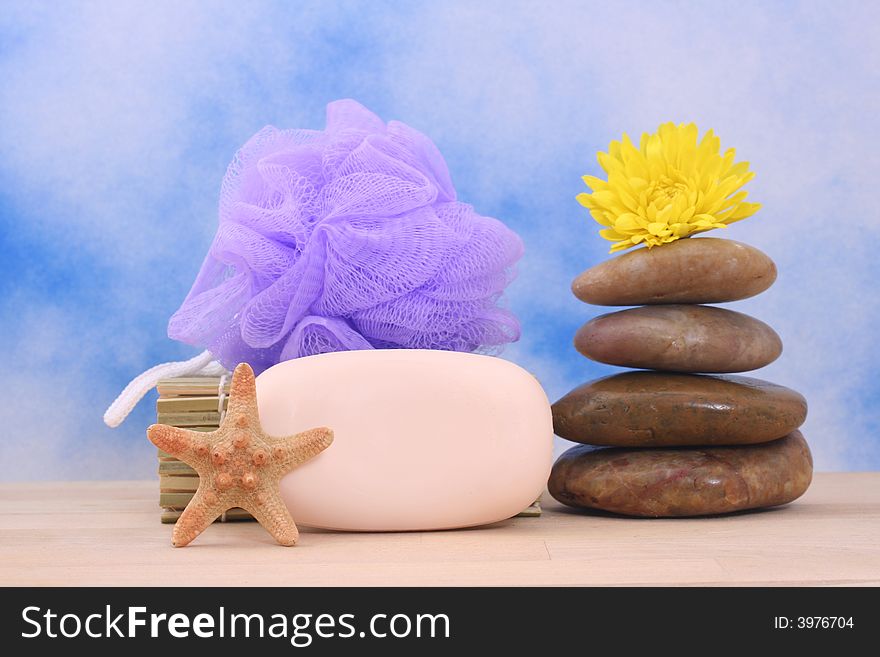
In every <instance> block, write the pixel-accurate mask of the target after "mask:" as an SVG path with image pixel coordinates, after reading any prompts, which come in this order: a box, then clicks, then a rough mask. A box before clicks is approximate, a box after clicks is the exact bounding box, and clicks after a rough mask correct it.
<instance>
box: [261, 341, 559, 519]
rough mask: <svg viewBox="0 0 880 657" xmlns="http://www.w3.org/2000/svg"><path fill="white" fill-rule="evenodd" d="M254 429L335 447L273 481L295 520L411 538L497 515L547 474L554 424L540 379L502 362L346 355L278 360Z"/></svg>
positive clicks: (508, 512)
mask: <svg viewBox="0 0 880 657" xmlns="http://www.w3.org/2000/svg"><path fill="white" fill-rule="evenodd" d="M257 399H258V403H259V408H260V420H261V422H262V424H263V428H264V429H265V430H266V432H268V433H269V434H271V435H278V436H280V435H288V434H293V433H296V432H298V431H303V430H305V429H309V428H312V427H319V426H326V427H330V428H331V429H333V431H334V435H335V436H334V441H333V444H332V445H330V447H329V448H327V449H326V450H325V451H323V452H322V453H321V454H319V455H318V456H316V457H315V458H314V459H312V460H310V461H308V462H306V463H304V464H303V465H302V466H300V467H298V468H296V469H295V470H293V471H292V472H290V473H289V474H288V475H287V476H285V477H284V478H283V479H282V480H281V495H282V497H283V498H284V501H285V503H286V504H287V506H288V508H289V509H290V512H291V514H292V515H293V517H294V519H295V520H296V522H297V523H300V524H303V525H309V526H312V527H322V528H326V529H342V530H355V531H409V530H427V529H449V528H453V527H468V526H473V525H482V524H486V523H491V522H496V521H499V520H504V519H505V518H509V517H511V516H513V515H516V514H517V513H519V512H520V511H522V510H523V509H524V508H525V507H527V506H528V505H529V504H531V502H533V501H534V500H535V498H536V497H537V496H538V495H539V494H540V492H541V491H542V490H543V488H544V485H545V484H546V482H547V477H548V475H549V473H550V466H551V462H552V452H553V423H552V419H551V414H550V404H549V402H548V401H547V396H546V395H545V394H544V390H543V389H542V388H541V386H540V384H539V383H538V381H537V380H536V379H535V378H534V377H533V376H532V375H531V374H529V373H528V372H526V371H525V370H524V369H522V368H521V367H519V366H517V365H515V364H513V363H511V362H509V361H506V360H502V359H500V358H494V357H490V356H480V355H475V354H466V353H457V352H450V351H428V350H417V349H393V350H371V351H347V352H335V353H329V354H321V355H318V356H309V357H307V358H299V359H296V360H290V361H285V362H283V363H279V364H278V365H275V366H274V367H271V368H269V369H268V370H266V371H265V372H263V373H262V374H261V375H260V376H259V377H258V378H257Z"/></svg>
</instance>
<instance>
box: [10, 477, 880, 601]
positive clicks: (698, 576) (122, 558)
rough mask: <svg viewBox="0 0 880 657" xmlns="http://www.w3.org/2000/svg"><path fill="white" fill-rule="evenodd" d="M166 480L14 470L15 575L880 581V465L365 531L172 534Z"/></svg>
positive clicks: (155, 580) (267, 580)
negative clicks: (667, 497) (702, 509)
mask: <svg viewBox="0 0 880 657" xmlns="http://www.w3.org/2000/svg"><path fill="white" fill-rule="evenodd" d="M157 495H158V484H157V482H155V481H136V482H78V483H27V484H2V485H0V585H89V584H94V585H120V586H134V585H148V586H149V585H163V584H168V585H293V586H296V585H318V586H323V585H415V586H418V585H651V584H655V585H678V584H686V585H713V584H721V585H740V584H771V585H785V584H789V585H803V584H808V585H812V584H820V585H878V584H880V473H850V474H832V473H824V474H823V473H820V474H817V475H816V477H815V480H814V482H813V485H812V487H811V488H810V490H809V491H808V492H807V493H806V495H804V497H802V498H801V499H800V500H798V501H797V502H795V503H793V504H791V505H789V506H787V507H782V508H777V509H772V510H767V511H761V512H756V513H742V514H737V515H733V516H727V517H721V518H700V519H689V520H636V519H626V518H619V517H611V516H608V515H600V514H589V513H580V512H576V511H571V510H568V509H565V508H564V507H561V506H559V505H558V504H557V503H556V502H555V501H553V500H552V498H550V497H549V496H548V495H546V494H545V499H544V509H545V511H544V515H543V516H541V517H540V518H516V519H512V520H507V521H504V522H500V523H497V524H495V525H491V526H488V527H483V528H479V529H468V530H458V531H443V532H413V533H387V534H355V533H342V532H329V531H319V530H309V529H306V528H301V530H302V535H301V538H300V544H299V545H298V546H297V547H295V548H283V547H280V546H278V545H276V544H274V542H273V541H272V539H271V538H270V537H269V535H268V534H266V533H265V532H264V531H263V530H262V529H261V528H260V527H259V526H258V525H257V524H256V523H252V522H249V523H226V524H222V525H221V524H215V525H213V526H212V527H209V528H208V530H207V531H205V533H203V534H202V535H201V536H200V537H199V538H197V539H196V541H195V542H194V543H193V544H192V545H190V546H189V547H186V548H182V549H175V548H172V547H171V544H170V540H171V526H170V525H162V524H160V523H159V509H158V508H157V506H156V499H157Z"/></svg>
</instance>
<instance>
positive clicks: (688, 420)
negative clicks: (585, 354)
mask: <svg viewBox="0 0 880 657" xmlns="http://www.w3.org/2000/svg"><path fill="white" fill-rule="evenodd" d="M806 417H807V400H806V399H804V398H803V396H802V395H800V394H799V393H797V392H795V391H794V390H791V389H790V388H786V387H784V386H780V385H776V384H775V383H769V382H767V381H762V380H760V379H753V378H750V377H747V376H732V375H728V376H701V375H699V374H674V373H670V372H624V373H623V374H615V375H614V376H608V377H605V378H603V379H597V380H596V381H591V382H590V383H585V384H584V385H582V386H579V387H577V388H575V389H574V390H572V391H571V392H569V393H568V394H567V395H565V396H564V397H562V399H560V400H559V401H557V402H556V403H555V404H553V429H554V431H555V432H556V435H557V436H561V437H562V438H566V439H568V440H573V441H574V442H577V443H587V444H591V445H613V446H618V447H674V446H687V445H748V444H754V443H763V442H767V441H769V440H776V439H777V438H780V437H782V436H785V435H786V434H789V433H791V432H792V431H794V430H795V429H797V428H798V427H799V426H801V425H802V424H803V423H804V420H805V419H806Z"/></svg>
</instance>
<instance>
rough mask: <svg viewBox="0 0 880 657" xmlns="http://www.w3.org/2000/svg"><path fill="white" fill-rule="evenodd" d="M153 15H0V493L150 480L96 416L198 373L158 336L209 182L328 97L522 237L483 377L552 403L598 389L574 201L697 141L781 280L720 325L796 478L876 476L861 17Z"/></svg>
mask: <svg viewBox="0 0 880 657" xmlns="http://www.w3.org/2000/svg"><path fill="white" fill-rule="evenodd" d="M150 4H151V5H153V6H152V7H149V8H148V7H147V6H146V5H147V3H134V2H131V3H124V2H119V3H111V2H104V3H76V4H66V3H58V2H53V3H46V4H43V5H40V4H37V3H33V2H27V3H20V4H16V3H9V2H6V3H4V7H3V10H2V12H0V79H2V80H3V83H2V84H0V154H2V157H0V225H2V229H0V240H2V259H0V308H2V315H0V335H2V342H0V357H2V362H3V365H4V376H3V381H4V385H3V393H2V403H0V421H2V423H3V424H2V426H3V427H4V431H3V436H2V437H0V479H7V480H14V479H51V478H73V479H84V478H128V477H146V476H149V475H151V473H152V472H153V470H154V465H155V461H154V459H155V456H154V452H153V450H152V448H151V446H149V444H148V443H147V441H146V439H145V438H144V436H143V429H144V427H145V426H146V425H147V424H148V423H149V422H150V419H151V418H152V417H153V413H154V411H153V408H152V405H151V404H150V403H147V402H145V403H143V404H142V406H140V407H139V408H138V409H137V411H136V412H135V413H134V415H133V416H132V417H131V418H130V419H129V421H128V422H127V423H126V424H125V425H123V427H122V428H120V429H118V430H116V431H111V430H109V429H107V428H105V427H104V426H103V424H102V423H101V414H102V413H103V410H104V408H105V407H106V405H107V404H108V403H109V402H110V401H111V400H112V399H113V398H114V397H115V395H116V394H117V393H118V391H119V390H120V389H121V387H122V386H123V385H124V384H125V383H126V382H127V381H128V379H129V378H130V377H132V376H133V375H135V374H137V373H139V372H140V371H141V370H142V369H144V368H146V367H148V366H150V365H152V364H154V363H156V362H160V361H164V360H169V359H177V358H185V357H189V356H190V355H193V354H194V353H195V352H194V350H192V349H191V348H189V347H186V346H183V345H179V344H175V343H173V342H171V341H170V340H168V339H167V337H166V336H165V331H166V322H167V319H168V317H169V315H170V314H171V313H172V312H173V311H174V310H175V309H176V308H177V306H178V305H179V303H180V301H181V300H182V299H183V297H184V295H185V294H186V292H187V290H188V289H189V286H190V284H191V283H192V280H193V277H194V276H195V273H196V271H197V270H198V267H199V265H200V263H201V260H202V257H203V255H204V253H205V251H206V249H207V247H208V244H209V242H210V239H211V236H212V235H213V232H214V229H215V227H216V204H217V194H218V189H219V184H220V180H221V178H222V176H223V172H224V170H225V167H226V164H227V163H228V161H229V159H230V158H231V156H232V154H233V153H234V152H235V150H236V149H237V148H238V147H239V146H240V145H241V144H243V143H244V142H245V141H246V140H247V138H248V137H250V135H251V134H253V133H254V132H256V131H257V130H258V129H259V128H261V127H262V126H263V125H265V124H267V123H272V124H275V125H277V126H280V127H314V128H320V127H322V126H323V113H324V106H325V104H326V103H327V102H328V101H330V100H333V99H335V98H342V97H353V98H356V99H358V100H360V101H361V102H363V103H364V104H366V105H367V106H368V107H370V108H371V109H373V110H374V111H376V112H377V113H378V114H380V115H381V116H382V117H383V118H385V119H386V120H389V119H392V118H396V119H400V120H403V121H405V122H407V123H409V124H411V125H413V126H414V127H416V128H418V129H420V130H422V131H424V132H426V133H427V134H428V135H430V136H431V137H432V138H433V139H434V140H435V142H436V143H437V145H438V146H439V147H440V149H441V151H442V152H443V153H444V154H445V156H446V158H447V161H448V163H449V168H450V170H451V171H452V175H453V179H454V181H455V183H456V185H457V187H458V191H459V196H460V198H462V199H463V200H465V201H468V202H470V203H472V204H473V205H474V206H476V208H477V209H478V211H480V212H481V213H483V214H488V215H493V216H497V217H499V218H502V219H504V220H505V221H506V222H507V223H508V224H509V225H510V226H512V227H513V228H514V229H515V230H517V231H519V232H520V233H521V234H522V236H523V238H524V240H525V242H526V247H527V254H526V256H525V258H524V260H523V262H522V267H521V270H520V277H519V279H518V280H517V281H516V282H515V283H514V284H513V286H512V287H511V288H510V292H509V295H508V299H509V303H510V304H511V306H512V307H513V309H514V310H515V311H516V312H517V313H518V314H519V315H520V316H521V318H522V320H523V325H524V326H523V329H524V330H523V339H522V341H521V342H520V343H519V344H517V345H514V346H513V347H511V348H510V349H508V351H507V352H506V354H505V355H506V357H508V358H511V359H513V360H516V361H517V362H519V363H521V364H522V365H524V366H525V367H527V368H530V369H531V370H533V371H534V372H535V373H536V374H537V375H538V376H539V377H540V379H541V380H542V382H543V383H544V385H545V387H546V389H547V391H548V394H549V396H550V397H551V398H556V397H558V396H559V395H561V394H562V393H564V392H565V391H566V390H567V389H569V388H571V387H573V386H574V385H576V384H578V383H580V382H582V381H584V380H586V379H588V378H592V377H595V376H599V375H602V374H605V373H608V372H610V371H611V368H607V367H604V366H600V365H597V364H594V363H591V362H588V361H587V360H586V359H584V358H582V357H580V356H579V355H577V353H576V352H575V351H574V349H573V347H572V346H571V338H572V335H573V333H574V331H575V330H576V329H577V327H578V326H580V324H582V323H583V322H584V321H585V320H586V319H588V318H589V317H591V316H593V315H595V314H598V312H600V310H599V309H596V308H592V307H589V306H586V305H584V304H581V303H580V302H578V301H576V300H575V299H574V298H573V297H572V296H571V294H570V293H569V284H570V281H571V279H572V278H573V277H574V276H575V275H576V274H577V273H579V272H580V271H582V270H583V269H585V268H586V267H588V266H590V265H593V264H595V263H597V262H599V261H600V260H602V259H603V258H605V257H606V253H607V248H608V245H607V243H605V242H604V241H602V240H600V239H599V238H598V236H597V234H596V229H597V227H596V226H595V224H594V223H593V222H592V221H591V220H590V219H589V218H588V217H587V216H586V213H585V211H583V210H582V209H581V208H580V207H579V206H578V205H577V203H576V202H575V201H574V196H575V194H577V193H578V192H579V191H581V190H582V184H581V181H580V176H581V175H582V174H584V173H594V174H595V173H596V172H597V170H598V165H597V164H596V162H595V157H594V154H595V151H596V150H598V149H604V148H605V147H606V146H607V144H608V142H609V141H610V140H611V139H614V138H618V137H619V136H620V134H621V133H622V132H623V131H627V132H628V133H629V134H631V135H638V134H639V133H641V132H642V131H645V130H653V129H655V128H656V126H657V124H659V123H660V122H662V121H666V120H674V121H690V120H693V121H696V122H697V123H698V125H699V126H700V127H701V129H704V130H705V129H706V128H709V127H713V128H714V129H715V130H716V131H717V132H718V133H719V134H720V136H721V138H722V146H723V147H726V146H735V147H736V148H737V151H738V156H739V157H740V158H742V159H747V160H749V161H751V162H752V167H753V169H754V170H755V171H756V172H757V174H758V177H757V178H756V179H755V180H754V181H753V182H752V183H751V184H750V185H749V188H750V190H751V192H752V196H751V200H756V201H760V202H762V203H763V204H764V208H763V209H762V210H761V211H760V212H759V213H758V214H757V215H756V216H755V217H753V218H751V219H749V220H746V221H744V222H741V223H739V224H736V225H735V226H734V227H732V228H731V229H729V230H728V231H726V232H725V233H724V236H729V237H732V238H735V239H740V240H743V241H746V242H749V243H751V244H754V245H756V246H758V247H759V248H761V249H763V250H764V251H766V252H767V253H768V254H769V255H770V256H771V257H773V258H774V259H775V260H776V262H777V264H778V266H779V270H780V276H779V280H778V282H777V283H776V285H775V286H774V287H772V288H771V290H770V291H769V292H767V293H765V294H763V295H761V296H759V297H757V298H755V299H752V300H748V301H745V302H741V303H739V304H736V307H737V308H738V309H740V310H743V311H745V312H748V313H751V314H754V315H756V316H758V317H760V318H762V319H763V320H765V321H767V322H768V323H770V324H771V325H773V326H774V327H776V328H777V330H778V331H779V333H780V335H781V336H782V338H783V340H784V342H785V353H784V354H783V356H782V358H781V359H780V360H779V361H777V363H774V364H773V365H771V366H769V367H767V368H766V369H765V370H763V371H761V372H759V373H758V376H762V377H764V378H768V379H771V380H774V381H777V382H780V383H783V384H786V385H789V386H791V387H794V388H797V389H799V390H801V391H802V392H803V393H804V394H805V395H806V396H807V398H808V399H809V401H810V404H811V406H810V418H809V420H808V422H807V425H806V427H805V434H806V435H807V437H808V439H809V441H810V442H811V445H812V446H813V450H814V456H815V460H816V465H817V467H818V468H819V469H824V470H831V469H849V470H866V469H878V468H880V435H878V429H880V382H878V377H877V370H878V365H880V357H878V355H877V351H876V349H875V346H874V342H875V341H874V337H875V335H876V333H877V326H878V325H880V312H878V303H877V287H878V283H877V281H878V279H880V264H878V262H877V259H876V256H875V253H876V245H877V242H878V237H880V235H878V233H880V220H878V204H877V200H876V189H877V172H878V171H880V158H878V150H877V149H878V143H880V128H878V116H880V79H878V71H880V47H878V45H877V44H878V43H880V12H878V10H877V5H874V4H872V3H864V2H855V3H836V4H835V5H834V7H833V8H832V7H831V6H827V7H826V6H823V5H822V4H821V3H803V4H799V3H790V2H786V3H766V2H762V3H752V2H738V3H736V4H735V5H731V4H730V3H717V4H713V3H703V2H692V3H672V2H644V3H638V2H635V3H588V2H576V3H538V2H532V3H516V2H509V1H507V2H503V3H501V2H499V3H496V4H492V3H452V2H424V3H415V2H406V3H404V2H401V3H382V2H360V3H347V2H342V3H330V2H314V3H303V2H298V3H283V2H279V3H246V5H245V3H233V2H227V3H221V2H211V3H208V2H203V3H193V2H181V1H180V0H177V1H175V2H164V3H150ZM608 4H611V5H613V6H610V7H609V6H606V5H608ZM239 5H245V6H239Z"/></svg>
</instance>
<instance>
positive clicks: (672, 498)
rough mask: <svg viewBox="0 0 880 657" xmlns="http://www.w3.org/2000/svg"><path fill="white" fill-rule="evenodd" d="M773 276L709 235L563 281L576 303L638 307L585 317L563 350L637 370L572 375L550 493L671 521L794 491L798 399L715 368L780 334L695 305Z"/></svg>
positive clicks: (803, 468)
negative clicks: (581, 380)
mask: <svg viewBox="0 0 880 657" xmlns="http://www.w3.org/2000/svg"><path fill="white" fill-rule="evenodd" d="M775 279H776V266H775V265H774V263H773V261H772V260H770V258H768V257H767V256H766V255H765V254H763V253H762V252H761V251H759V250H757V249H755V248H753V247H751V246H747V245H745V244H741V243H739V242H734V241H732V240H726V239H715V238H688V239H681V240H678V241H676V242H672V243H671V244H667V245H663V246H658V247H654V248H652V249H647V248H641V249H638V250H636V251H632V252H629V253H626V254H624V255H621V256H618V257H616V258H613V259H611V260H608V261H606V262H604V263H601V264H599V265H597V266H596V267H593V268H592V269H589V270H588V271H586V272H584V273H583V274H581V275H580V276H579V277H578V278H577V279H576V280H575V281H574V284H573V286H572V290H573V291H574V294H575V296H577V297H578V298H579V299H581V300H582V301H586V302H587V303H592V304H597V305H604V306H639V307H636V308H631V309H628V310H622V311H619V312H614V313H609V314H606V315H601V316H599V317H596V318H595V319H593V320H592V321H590V322H588V323H587V324H585V325H584V326H583V327H581V329H580V330H579V331H578V332H577V335H576V336H575V347H576V348H577V349H578V351H580V352H581V353H582V354H583V355H585V356H587V357H588V358H591V359H593V360H596V361H599V362H602V363H607V364H610V365H618V366H621V367H629V368H638V369H639V370H641V371H627V372H623V373H620V374H615V375H613V376H609V377H606V378H602V379H598V380H596V381H591V382H589V383H585V384H584V385H582V386H580V387H578V388H576V389H574V390H572V391H571V392H569V393H568V394H567V395H565V396H564V397H563V398H562V399H560V400H559V401H557V402H556V403H555V404H553V424H554V429H555V432H556V434H557V435H559V436H561V437H562V438H567V439H568V440H572V441H575V442H578V443H583V444H582V445H578V446H576V447H573V448H571V449H569V450H568V451H567V452H565V453H564V454H563V455H562V456H561V457H560V458H559V459H558V460H557V462H556V464H555V465H554V466H553V470H552V473H551V475H550V481H549V484H548V487H549V490H550V493H551V494H552V495H553V497H555V498H556V499H557V500H559V501H560V502H562V503H564V504H567V505H570V506H580V507H590V508H596V509H602V510H605V511H611V512H616V513H622V514H627V515H633V516H649V517H673V516H696V515H711V514H718V513H727V512H731V511H740V510H743V509H753V508H761V507H768V506H774V505H778V504H785V503H787V502H791V501H792V500H794V499H796V498H797V497H799V496H800V495H801V494H803V493H804V491H806V489H807V487H808V486H809V484H810V480H811V478H812V470H813V467H812V457H811V455H810V451H809V448H808V447H807V444H806V442H805V441H804V438H803V436H802V435H801V433H800V432H799V431H798V430H797V429H798V427H799V426H800V425H801V424H802V423H803V421H804V419H805V418H806V413H807V403H806V400H805V399H804V398H803V397H802V396H801V395H800V394H798V393H797V392H795V391H794V390H790V389H788V388H785V387H783V386H779V385H775V384H773V383H769V382H766V381H761V380H759V379H755V378H750V377H744V376H730V375H727V374H728V373H733V372H746V371H749V370H754V369H757V368H760V367H763V366H765V365H767V364H769V363H771V362H773V361H774V360H776V358H777V357H778V356H779V355H780V353H781V352H782V342H781V340H780V339H779V336H778V335H777V334H776V332H775V331H773V329H772V328H770V327H769V326H767V325H766V324H764V323H763V322H760V321H758V320H757V319H754V318H753V317H749V316H748V315H744V314H742V313H738V312H734V311H732V310H726V309H723V308H717V307H713V306H706V305H701V304H710V303H723V302H728V301H736V300H739V299H745V298H747V297H751V296H754V295H756V294H759V293H761V292H763V291H764V290H766V289H767V288H768V287H770V285H772V283H773V281H774V280H775ZM593 446H607V447H608V448H607V449H597V448H596V447H593Z"/></svg>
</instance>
